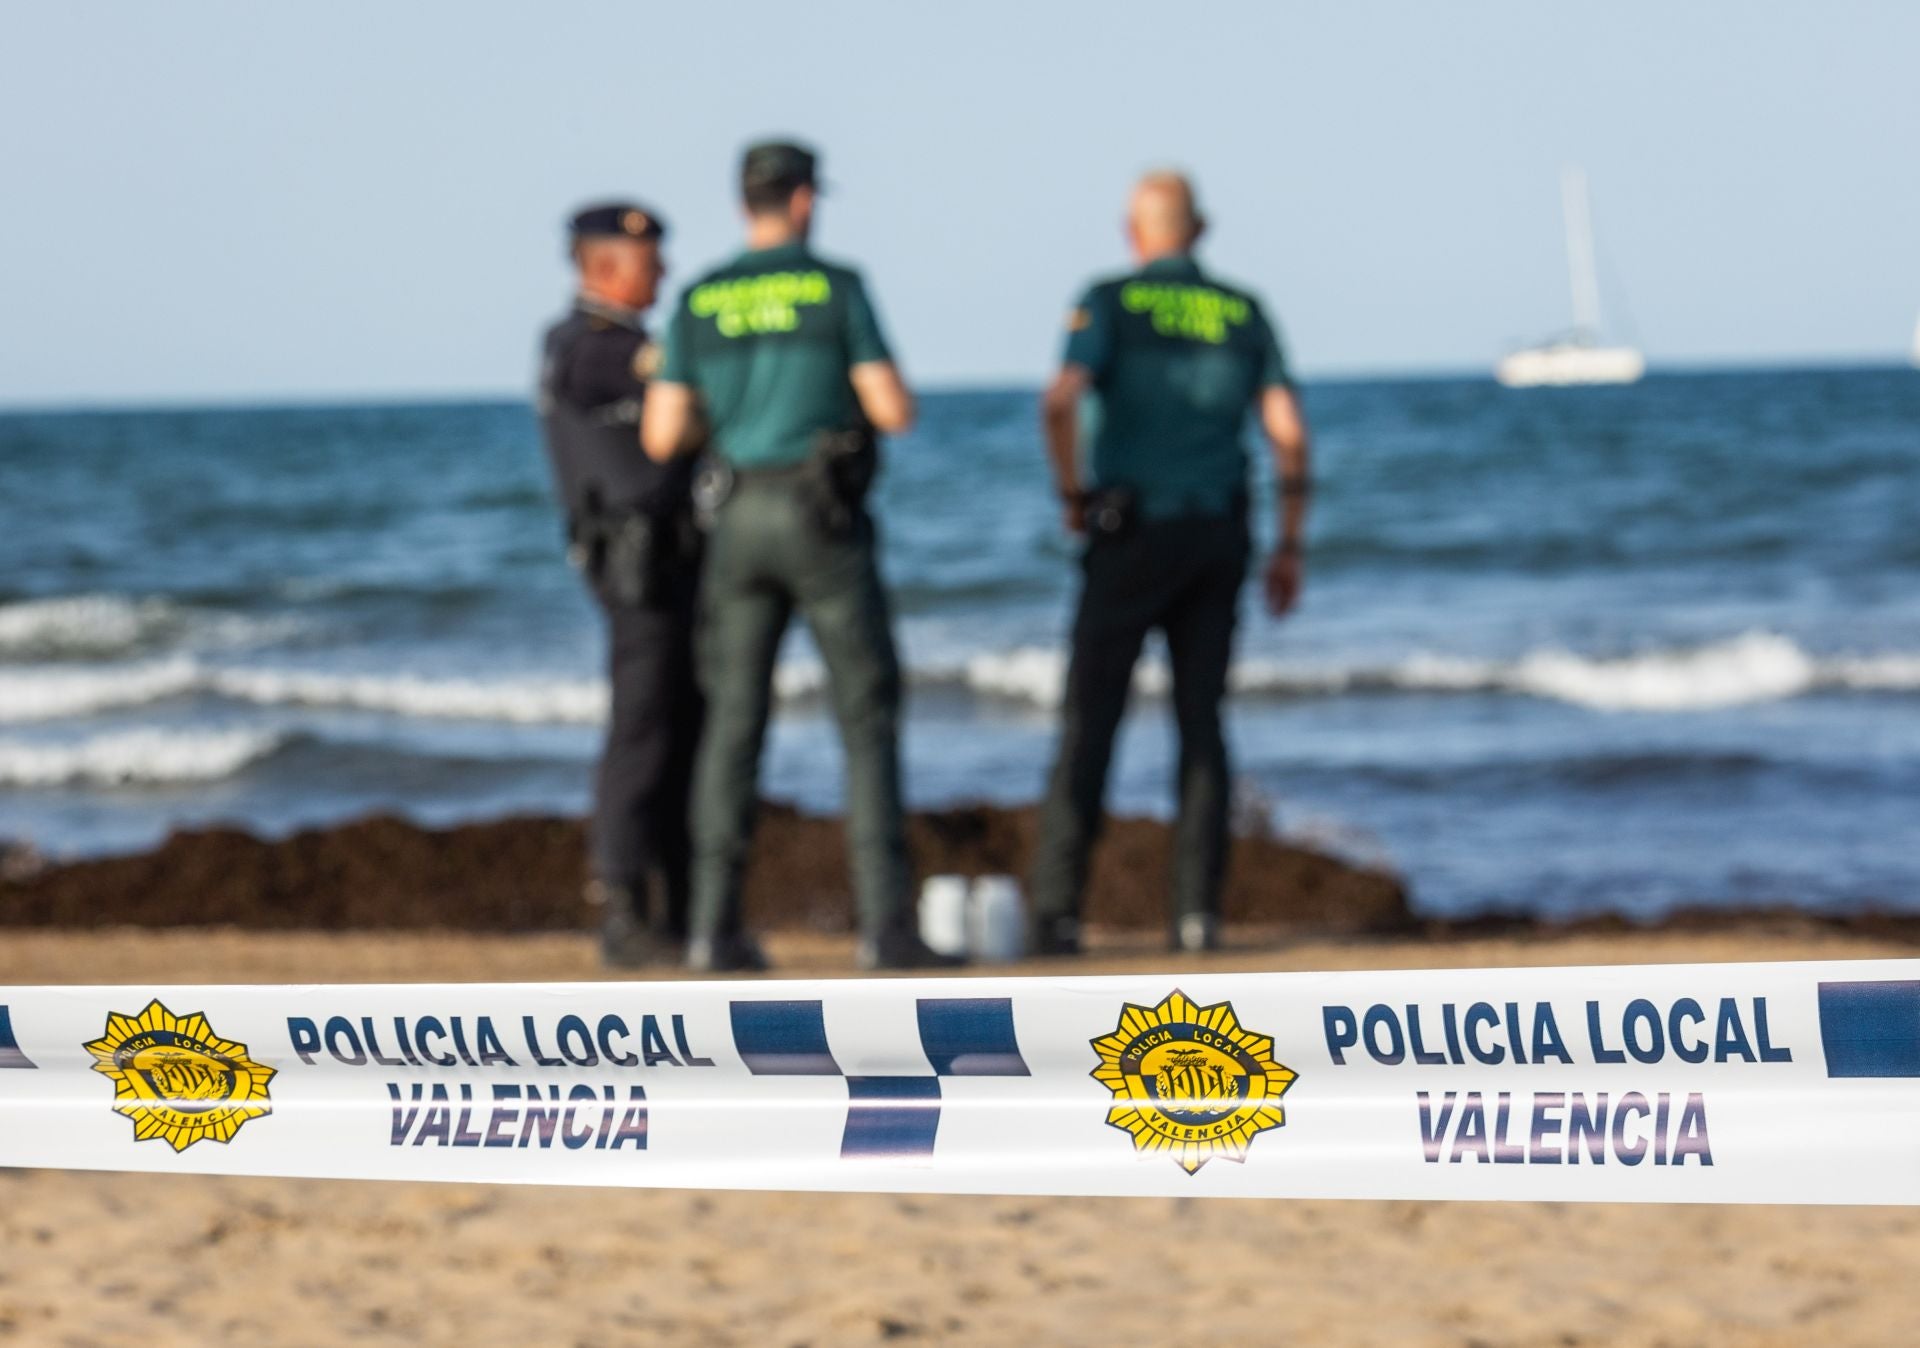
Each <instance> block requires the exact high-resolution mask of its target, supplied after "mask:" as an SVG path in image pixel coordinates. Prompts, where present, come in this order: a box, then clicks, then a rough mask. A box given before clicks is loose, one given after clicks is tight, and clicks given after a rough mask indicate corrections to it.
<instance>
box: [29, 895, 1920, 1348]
mask: <svg viewBox="0 0 1920 1348" xmlns="http://www.w3.org/2000/svg"><path fill="white" fill-rule="evenodd" d="M1261 935H1262V934H1261V933H1256V932H1251V931H1244V930H1243V931H1242V932H1240V933H1238V936H1239V937H1240V940H1241V942H1242V943H1246V942H1251V941H1253V940H1255V939H1256V938H1258V937H1260V936H1261ZM1099 944H1100V948H1099V949H1098V951H1097V952H1096V954H1095V956H1094V957H1093V958H1091V959H1089V960H1087V961H1086V962H1084V964H1082V965H1076V966H1074V967H1075V971H1082V970H1084V971H1086V972H1096V971H1124V970H1146V969H1156V968H1166V967H1168V965H1169V962H1170V959H1171V957H1170V956H1168V955H1166V954H1165V953H1164V952H1163V951H1159V950H1157V949H1155V948H1153V945H1152V943H1151V942H1150V941H1147V940H1145V939H1143V934H1135V933H1126V932H1105V933H1102V934H1101V941H1100V943H1099ZM1911 949H1912V947H1911V946H1910V945H1908V944H1906V943H1904V942H1899V941H1889V940H1874V939H1871V938H1867V937H1864V936H1860V935H1857V934H1849V933H1845V932H1839V931H1819V930H1806V931H1794V932H1779V931H1768V930H1764V929H1758V928H1756V929H1751V930H1747V931H1741V930H1730V931H1722V932H1673V931H1667V932H1661V931H1648V932H1639V933H1614V934H1608V933H1589V934H1584V935H1562V936H1546V935H1531V936H1502V937H1497V938H1491V939H1473V938H1459V939H1452V940H1446V941H1440V942H1434V941H1429V940H1418V939H1390V940H1379V939H1366V940H1351V939H1337V940H1336V939H1326V938H1320V939H1311V940H1304V941H1298V942H1295V943H1292V944H1289V945H1286V946H1284V947H1283V948H1279V949H1271V948H1270V949H1259V948H1253V947H1252V946H1251V945H1246V944H1243V948H1240V949H1235V950H1229V951H1226V952H1223V953H1221V954H1219V955H1217V956H1212V957H1209V958H1208V959H1207V960H1206V961H1205V966H1206V967H1208V968H1212V969H1220V970H1226V969H1247V970H1255V969H1262V970H1287V969H1337V968H1393V967H1420V966H1442V965H1451V966H1476V965H1479V966H1492V965H1513V964H1549V963H1552V964H1561V963H1625V962H1669V961H1714V960H1767V959H1806V958H1821V959H1848V958H1871V957H1885V956H1889V955H1896V956H1897V955H1905V954H1909V953H1911ZM772 950H773V954H774V955H775V956H776V958H777V959H778V960H779V962H780V964H781V966H782V969H783V971H786V972H790V973H810V974H820V975H830V974H839V973H847V972H850V967H851V950H850V945H849V943H848V942H847V941H846V940H845V939H844V938H841V937H835V936H824V935H815V934H807V933H789V934H782V935H779V936H776V937H775V938H774V939H773V942H772ZM1050 967H1051V968H1054V969H1058V968H1059V967H1060V966H1058V965H1054V966H1047V965H1041V964H1033V965H1028V966H1022V967H1021V968H1020V969H1018V970H1016V972H1039V971H1042V970H1044V969H1047V968H1050ZM1182 967H1192V966H1191V965H1190V964H1183V965H1182ZM600 976H602V975H601V972H600V970H599V969H598V967H597V965H596V963H595V960H594V956H593V950H592V947H591V945H590V943H589V942H588V941H587V940H586V939H585V938H584V937H581V936H576V935H570V934H550V933H543V934H537V935H525V936H505V935H492V934H469V933H451V932H392V933H382V934H355V933H347V934H311V933H261V932H245V931H238V930H233V929H204V930H178V929H176V930H136V929H114V930H104V931H99V932H82V931H61V930H49V929H40V928H16V929H14V930H11V931H8V932H7V933H5V937H4V939H0V983H16V984H17V983H29V982H49V983H57V982H117V981H156V980H161V979H165V980H168V981H240V980H249V981H274V980H292V979H299V980H303V981H305V980H321V981H348V982H351V981H372V980H408V979H413V980H434V979H451V980H464V979H476V980H477V979H553V980H560V979H590V978H597V977H600ZM0 1248H4V1250H5V1257H4V1260H0V1342H9V1343H20V1344H76V1345H77V1344H102V1345H109V1344H128V1345H132V1344H139V1345H143V1346H144V1345H156V1344H187V1343H196V1344H243V1343H244V1344H258V1343H286V1344H309V1343H311V1344H321V1343H343V1342H352V1343H370V1344H379V1343H395V1344H399V1343H434V1344H438V1343H473V1344H480V1343H485V1344H493V1343H503V1344H504V1343H516V1344H520V1343H539V1344H618V1343H651V1342H661V1343H691V1344H776V1345H787V1344H816V1345H818V1344H835V1343H866V1342H878V1341H883V1340H897V1341H904V1342H939V1343H1003V1342H1008V1341H1027V1342H1034V1343H1092V1342H1105V1341H1112V1340H1115V1339H1127V1340H1134V1341H1147V1342H1155V1343H1165V1344H1210V1343H1245V1342H1252V1341H1255V1340H1257V1339H1276V1338H1282V1337H1284V1338H1299V1339H1306V1340H1310V1341H1314V1342H1321V1343H1337V1344H1349V1343H1351V1344H1376V1343H1377V1344H1386V1343H1422V1344H1426V1343H1431V1344H1458V1345H1468V1344H1488V1345H1494V1344H1501V1345H1505V1344H1515V1345H1519V1344H1543V1345H1544V1344H1556V1345H1561V1344H1593V1343H1635V1344H1653V1343H1659V1344H1674V1345H1680V1344H1772V1343H1781V1344H1785V1343H1803V1342H1807V1341H1810V1340H1811V1341H1820V1342H1824V1343H1829V1344H1882V1343H1897V1342H1902V1341H1905V1340H1906V1338H1907V1337H1908V1336H1909V1335H1910V1333H1911V1320H1912V1305H1913V1300H1912V1292H1911V1289H1910V1279H1911V1274H1912V1269H1913V1268H1914V1267H1915V1265H1916V1262H1920V1214H1914V1213H1911V1212H1907V1211H1904V1210H1900V1209H1857V1208H1855V1209H1849V1208H1788V1207H1759V1208H1722V1207H1665V1208H1651V1207H1642V1206H1626V1205H1621V1206H1609V1205H1598V1206H1593V1205H1548V1204H1513V1205H1508V1204H1433V1203H1374V1202H1346V1203H1332V1202H1198V1201H1192V1200H1157V1199H1156V1200H1144V1199H1142V1200H1112V1199H1109V1200H1055V1199H1044V1200H1037V1199H1031V1198H973V1197H896V1196H827V1195H807V1194H750V1193H732V1194H728V1193H714V1194H705V1193H693V1192H679V1191H658V1192H646V1191H629V1190H604V1191H602V1190H563V1189H539V1188H509V1187H482V1186H468V1185H435V1184H384V1185H382V1184H371V1183H346V1182H320V1181H292V1180H263V1179H224V1178H194V1177H178V1178H175V1177H163V1176H141V1175H107V1174H79V1173H73V1174H61V1173H48V1172H19V1171H11V1172H0Z"/></svg>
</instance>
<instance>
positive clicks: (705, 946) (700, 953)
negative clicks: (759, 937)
mask: <svg viewBox="0 0 1920 1348" xmlns="http://www.w3.org/2000/svg"><path fill="white" fill-rule="evenodd" d="M687 967H688V968H689V969H691V970H693V971H694V972H695V973H697V974H758V973H765V972H766V970H767V967H768V966H767V957H766V954H765V952H764V951H762V950H761V949H760V943H759V942H758V941H756V940H754V939H753V938H752V937H751V936H745V935H742V934H740V933H739V932H735V933H733V934H732V935H730V936H696V937H694V938H693V939H692V940H691V941H688V942H687Z"/></svg>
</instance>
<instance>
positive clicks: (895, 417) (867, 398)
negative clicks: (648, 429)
mask: <svg viewBox="0 0 1920 1348" xmlns="http://www.w3.org/2000/svg"><path fill="white" fill-rule="evenodd" d="M847 377H848V378H849V379H851V380H852V381H853V394H854V397H856V398H858V399H859V400H860V410H861V411H862V412H864V413H866V416H867V420H868V421H870V422H872V423H873V428H874V429H875V430H877V431H881V432H883V433H885V434H887V435H905V434H906V433H907V432H908V431H910V430H912V429H913V416H914V406H913V394H912V392H911V391H909V390H908V388H907V382H906V380H904V379H902V378H901V377H900V370H899V368H898V367H897V366H895V365H894V363H893V362H892V361H890V360H867V361H862V362H860V364H858V365H856V366H854V367H853V368H852V369H851V370H849V371H847ZM647 452H648V453H649V454H651V453H652V452H653V451H652V450H648V451H647Z"/></svg>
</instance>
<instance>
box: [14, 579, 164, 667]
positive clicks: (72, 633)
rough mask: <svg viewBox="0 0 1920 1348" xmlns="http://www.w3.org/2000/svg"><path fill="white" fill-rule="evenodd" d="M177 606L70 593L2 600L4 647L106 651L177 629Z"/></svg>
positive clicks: (46, 652) (26, 652)
mask: <svg viewBox="0 0 1920 1348" xmlns="http://www.w3.org/2000/svg"><path fill="white" fill-rule="evenodd" d="M179 627H180V614H179V610H178V609H177V608H175V606H174V605H172V604H170V603H168V602H167V601H166V600H164V599H126V598H122V597H120V596H118V595H104V594H89V595H70V596H67V597H65V598H58V599H27V600H22V601H20V602H18V603H13V604H0V653H4V654H7V655H10V656H58V655H76V656H85V655H108V654H118V653H120V652H122V651H127V650H131V649H133V648H134V647H136V646H139V645H141V644H142V643H144V642H147V641H151V640H153V639H154V638H155V637H158V636H162V635H166V634H169V633H172V632H175V631H178V630H179Z"/></svg>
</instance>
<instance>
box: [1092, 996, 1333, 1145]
mask: <svg viewBox="0 0 1920 1348" xmlns="http://www.w3.org/2000/svg"><path fill="white" fill-rule="evenodd" d="M1091 1042H1092V1044H1093V1049H1094V1052H1096V1053H1098V1054H1099V1055H1100V1065H1099V1066H1098V1067H1096V1068H1094V1069H1093V1074H1092V1075H1093V1079H1094V1080H1095V1081H1098V1082H1099V1083H1100V1084H1101V1085H1103V1086H1105V1087H1106V1088H1107V1089H1108V1090H1110V1091H1112V1092H1113V1098H1114V1100H1115V1102H1116V1103H1115V1104H1114V1106H1113V1108H1112V1109H1109V1110H1108V1111H1107V1122H1108V1123H1109V1124H1110V1125H1112V1126H1113V1127H1115V1128H1118V1129H1119V1130H1120V1131H1121V1132H1123V1133H1127V1134H1129V1135H1131V1136H1132V1138H1133V1146H1134V1150H1136V1151H1139V1152H1165V1153H1166V1154H1167V1155H1169V1156H1171V1157H1172V1158H1173V1160H1174V1162H1175V1163H1176V1164H1177V1165H1179V1167H1180V1168H1181V1169H1182V1170H1184V1171H1186V1172H1187V1173H1188V1174H1189V1175H1192V1174H1195V1173H1196V1172H1198V1171H1199V1169H1200V1167H1201V1166H1203V1165H1205V1164H1206V1163H1207V1162H1208V1161H1211V1160H1212V1159H1213V1158H1214V1157H1216V1156H1224V1157H1226V1158H1227V1159H1228V1160H1229V1161H1244V1160H1246V1159H1247V1148H1248V1147H1249V1146H1251V1145H1252V1143H1253V1139H1254V1137H1255V1136H1256V1135H1258V1134H1260V1133H1263V1132H1265V1131H1266V1130H1267V1129H1269V1128H1278V1127H1280V1126H1281V1125H1282V1124H1284V1123H1285V1122H1286V1121H1287V1116H1286V1112H1285V1111H1284V1110H1282V1109H1281V1108H1280V1097H1281V1096H1283V1095H1285V1094H1286V1093H1287V1088H1288V1087H1289V1086H1291V1085H1293V1083H1294V1079H1295V1076H1296V1073H1295V1072H1294V1071H1293V1069H1292V1068H1290V1067H1287V1066H1285V1065H1283V1064H1281V1063H1279V1062H1277V1061H1275V1060H1274V1056H1273V1040H1272V1039H1271V1038H1269V1037H1268V1036H1266V1035H1264V1034H1255V1033H1253V1032H1252V1031H1250V1030H1247V1029H1244V1028H1242V1027H1241V1024H1240V1021H1239V1018H1238V1017H1237V1016H1235V1015H1234V1013H1233V1004H1232V1003H1231V1002H1216V1003H1214V1004H1213V1005H1212V1006H1196V1005H1194V1003H1193V1002H1191V1001H1190V1000H1188V998H1187V995H1186V994H1185V993H1183V992H1180V991H1178V990H1175V991H1173V992H1170V993H1168V994H1167V998H1166V1000H1165V1001H1163V1002H1161V1003H1160V1004H1159V1005H1158V1006H1135V1005H1134V1004H1133V1003H1132V1002H1128V1003H1127V1005H1126V1008H1125V1010H1123V1011H1122V1012H1121V1013H1120V1024H1119V1025H1118V1027H1116V1028H1115V1030H1114V1032H1113V1033H1112V1034H1107V1035H1102V1036H1101V1037H1100V1038H1098V1039H1095V1040H1093V1041H1091Z"/></svg>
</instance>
